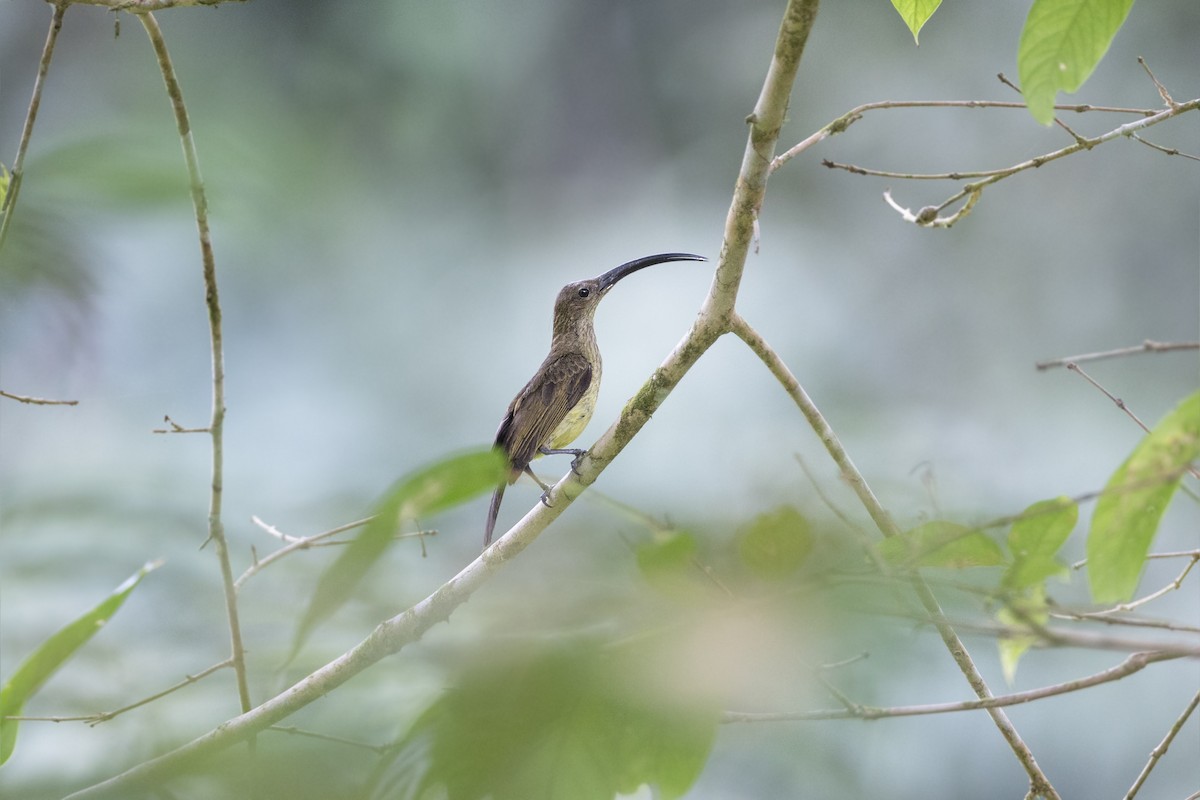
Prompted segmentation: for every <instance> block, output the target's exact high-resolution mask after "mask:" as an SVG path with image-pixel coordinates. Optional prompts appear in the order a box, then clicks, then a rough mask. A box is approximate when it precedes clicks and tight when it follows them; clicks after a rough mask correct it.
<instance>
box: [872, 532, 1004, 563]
mask: <svg viewBox="0 0 1200 800" xmlns="http://www.w3.org/2000/svg"><path fill="white" fill-rule="evenodd" d="M876 547H877V548H878V551H879V555H880V556H882V557H883V559H884V560H885V561H887V562H888V563H889V564H893V565H895V566H900V567H949V568H952V569H962V568H964V567H993V566H996V565H997V564H1003V563H1004V553H1002V552H1001V551H1000V545H998V544H996V543H995V542H994V541H992V540H991V539H989V538H988V537H987V536H985V535H984V534H983V532H981V531H978V530H975V529H974V528H968V527H967V526H966V525H959V524H958V523H957V522H945V521H942V520H934V521H933V522H926V523H925V524H924V525H918V526H917V527H915V528H913V529H912V530H910V531H905V532H904V533H902V534H900V535H899V536H893V537H891V538H889V539H884V540H883V541H882V542H880V543H879V544H877V545H876Z"/></svg>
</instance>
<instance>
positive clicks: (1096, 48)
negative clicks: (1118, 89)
mask: <svg viewBox="0 0 1200 800" xmlns="http://www.w3.org/2000/svg"><path fill="white" fill-rule="evenodd" d="M1132 6H1133V0H1034V2H1033V6H1032V7H1031V8H1030V9H1029V16H1028V17H1026V18H1025V28H1024V30H1022V31H1021V42H1020V44H1019V45H1018V47H1017V74H1018V75H1019V76H1020V81H1021V91H1022V93H1023V94H1024V95H1025V102H1026V103H1027V104H1028V106H1029V113H1030V114H1032V115H1033V118H1034V119H1036V120H1037V121H1038V122H1040V123H1042V124H1043V125H1049V124H1050V123H1051V122H1052V121H1053V120H1054V100H1055V96H1056V95H1057V93H1058V91H1059V90H1060V89H1061V90H1063V91H1065V92H1075V91H1077V90H1078V89H1079V87H1080V86H1082V85H1083V82H1084V81H1086V80H1087V79H1088V76H1090V75H1091V74H1092V71H1093V70H1095V69H1096V65H1097V64H1099V63H1100V59H1101V58H1103V57H1104V54H1105V53H1106V52H1108V47H1109V45H1110V44H1112V40H1113V37H1114V36H1116V35H1117V31H1118V30H1120V29H1121V25H1122V24H1124V22H1125V17H1127V16H1128V15H1129V9H1130V8H1131V7H1132Z"/></svg>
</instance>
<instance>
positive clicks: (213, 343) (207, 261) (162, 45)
mask: <svg viewBox="0 0 1200 800" xmlns="http://www.w3.org/2000/svg"><path fill="white" fill-rule="evenodd" d="M138 19H140V20H141V23H142V27H144V28H145V29H146V35H147V36H149V37H150V43H151V45H153V47H154V54H155V56H156V57H157V60H158V67H159V69H160V70H161V71H162V76H163V82H164V83H165V84H166V88H167V97H168V99H170V101H171V108H172V110H173V111H174V112H175V125H176V127H177V128H178V130H179V140H180V144H181V145H182V146H183V160H184V162H185V163H186V165H187V172H188V185H189V187H190V189H191V195H192V206H193V207H194V209H195V212H196V229H197V233H198V234H199V238H200V258H201V262H202V266H203V272H204V302H205V305H206V306H207V307H208V330H209V344H210V349H211V352H212V387H213V390H212V421H211V422H210V423H209V426H208V432H209V433H210V434H211V435H212V482H211V488H210V492H209V503H208V539H209V540H211V541H213V542H215V544H216V551H217V561H218V563H219V566H220V569H221V584H222V587H223V589H224V594H225V613H226V617H227V619H228V622H229V639H230V644H231V648H232V651H233V652H232V659H233V667H234V671H235V672H236V673H237V686H238V696H239V699H240V700H241V704H242V711H249V710H250V708H251V705H252V704H251V701H250V683H249V681H248V679H247V677H246V656H245V649H244V647H243V644H242V631H241V623H240V622H239V621H238V608H237V589H236V588H235V587H234V583H233V567H232V566H231V565H230V563H229V545H228V544H227V543H226V541H225V526H224V523H223V522H222V521H221V503H222V497H223V486H224V447H225V439H224V430H225V353H224V348H223V345H222V333H221V301H220V298H219V294H218V292H217V267H216V259H215V258H214V256H213V247H212V236H211V233H210V231H209V227H208V198H207V196H206V195H205V192H204V179H203V178H202V177H201V175H200V160H199V158H198V157H197V155H196V143H195V141H194V140H193V139H192V125H191V122H190V121H189V120H188V113H187V106H186V105H184V102H183V89H182V88H180V86H179V79H178V78H177V77H176V75H175V67H174V66H173V65H172V63H171V56H170V55H169V54H168V52H167V43H166V40H165V39H163V35H162V29H161V28H159V26H158V20H156V19H155V18H154V15H153V14H149V13H143V14H139V16H138ZM168 421H169V420H168Z"/></svg>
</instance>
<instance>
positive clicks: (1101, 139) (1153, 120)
mask: <svg viewBox="0 0 1200 800" xmlns="http://www.w3.org/2000/svg"><path fill="white" fill-rule="evenodd" d="M1198 108H1200V98H1197V99H1194V100H1189V101H1188V102H1186V103H1175V104H1174V105H1172V106H1170V107H1169V108H1166V109H1164V110H1162V111H1159V112H1157V113H1154V114H1151V115H1150V116H1145V117H1143V118H1142V119H1139V120H1134V121H1133V122H1127V123H1125V124H1124V125H1121V126H1119V127H1117V128H1114V129H1112V130H1110V131H1108V132H1107V133H1103V134H1100V135H1099V136H1095V137H1092V138H1087V137H1079V138H1078V139H1076V141H1075V142H1073V143H1072V144H1070V145H1068V146H1066V147H1062V148H1060V149H1058V150H1054V151H1052V152H1049V153H1045V154H1043V155H1040V156H1035V157H1033V158H1030V159H1027V160H1025V161H1022V162H1020V163H1018V164H1013V165H1012V166H1009V167H1006V168H1004V169H998V170H991V171H989V172H987V173H985V175H986V177H982V178H980V179H978V180H976V181H975V182H973V183H968V184H965V185H964V186H963V187H962V189H960V190H959V191H958V192H956V193H955V194H953V195H951V196H950V197H948V198H946V200H944V201H943V202H942V203H941V204H940V205H938V206H927V207H926V208H924V209H922V210H921V211H920V212H918V213H915V214H914V213H913V212H911V211H909V210H908V209H906V208H904V207H903V206H901V205H899V204H898V203H896V202H895V201H894V200H892V199H891V195H890V194H889V193H886V192H885V193H884V199H885V200H886V201H887V202H888V203H889V204H890V205H891V206H892V207H893V208H894V209H895V210H896V211H897V212H899V213H900V214H901V216H902V217H903V218H904V219H905V221H907V222H912V223H914V224H916V225H920V226H922V227H936V228H946V227H949V226H950V225H953V224H954V223H955V222H957V221H958V220H959V219H961V218H962V217H964V216H966V214H967V213H970V208H971V207H972V206H973V205H974V204H975V202H977V201H978V199H979V196H980V194H981V193H982V191H983V189H984V188H985V187H987V186H990V185H991V184H993V183H996V182H998V181H1001V180H1004V179H1005V178H1009V177H1011V176H1013V175H1016V174H1018V173H1020V172H1024V171H1026V170H1030V169H1037V168H1038V167H1041V166H1043V165H1045V164H1048V163H1049V162H1051V161H1056V160H1058V159H1060V158H1065V157H1066V156H1069V155H1073V154H1075V153H1078V152H1080V151H1081V150H1092V149H1094V148H1095V147H1098V146H1099V145H1102V144H1106V143H1107V142H1110V141H1112V140H1114V139H1117V138H1120V137H1132V136H1133V135H1134V134H1136V133H1137V132H1138V131H1141V130H1143V129H1145V128H1149V127H1151V126H1153V125H1157V124H1158V123H1160V122H1163V121H1165V120H1168V119H1171V118H1173V117H1176V116H1179V115H1180V114H1183V113H1186V112H1189V111H1195V110H1196V109H1198ZM1138 113H1142V112H1141V111H1139V112H1138ZM811 138H813V137H810V139H811ZM817 141H819V139H817ZM802 144H805V143H802ZM789 152H790V151H789ZM827 166H834V167H837V168H840V169H845V170H847V171H849V172H852V173H854V174H857V175H875V174H881V173H879V172H878V171H873V170H868V169H866V168H864V167H859V166H855V165H846V164H834V163H833V162H830V163H829V164H828V165H827ZM886 174H888V175H890V176H891V177H897V178H907V179H921V178H922V176H921V175H919V174H906V173H886ZM965 174H969V173H943V174H939V175H936V176H934V177H941V178H945V179H951V177H952V176H955V175H958V176H961V175H965ZM963 200H965V201H966V205H965V206H964V207H963V208H962V209H960V210H959V212H958V213H957V214H955V215H953V216H951V217H944V218H943V217H938V216H937V214H936V213H931V212H932V210H933V209H937V210H942V209H945V208H947V207H949V206H951V205H954V204H955V203H958V202H960V201H963Z"/></svg>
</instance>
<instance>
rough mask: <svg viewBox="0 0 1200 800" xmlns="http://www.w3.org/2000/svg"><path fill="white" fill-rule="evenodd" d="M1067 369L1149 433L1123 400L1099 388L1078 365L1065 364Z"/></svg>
mask: <svg viewBox="0 0 1200 800" xmlns="http://www.w3.org/2000/svg"><path fill="white" fill-rule="evenodd" d="M1067 369H1068V370H1070V371H1071V372H1074V373H1076V374H1077V375H1079V377H1081V378H1083V379H1084V380H1085V381H1087V382H1088V383H1090V384H1091V385H1092V386H1093V387H1095V388H1096V389H1098V390H1100V393H1101V394H1103V395H1104V396H1105V397H1107V398H1108V399H1109V400H1111V401H1112V402H1113V405H1115V406H1116V407H1117V408H1119V409H1121V410H1122V411H1124V412H1125V415H1126V416H1128V417H1129V418H1130V419H1131V420H1133V421H1134V422H1135V423H1137V426H1138V427H1139V428H1141V429H1142V432H1143V433H1149V432H1150V428H1149V427H1147V426H1146V423H1144V422H1142V421H1141V420H1140V419H1138V415H1137V414H1134V413H1133V411H1131V410H1130V408H1129V406H1127V405H1125V401H1124V400H1122V399H1121V398H1119V397H1117V396H1116V395H1114V394H1113V393H1112V392H1110V391H1109V390H1108V389H1105V388H1104V387H1103V386H1101V385H1100V382H1099V381H1097V380H1096V379H1095V378H1093V377H1092V376H1091V375H1088V374H1087V373H1086V372H1084V371H1083V368H1082V367H1080V366H1079V365H1078V364H1075V363H1069V364H1067Z"/></svg>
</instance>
